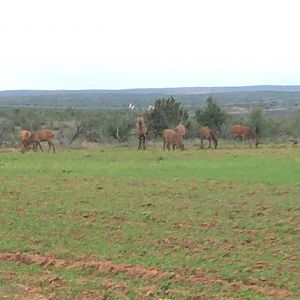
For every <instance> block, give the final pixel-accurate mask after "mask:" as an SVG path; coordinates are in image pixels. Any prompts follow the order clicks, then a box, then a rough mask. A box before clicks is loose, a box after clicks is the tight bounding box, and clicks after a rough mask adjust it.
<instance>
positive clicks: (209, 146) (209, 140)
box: [208, 138, 211, 148]
mask: <svg viewBox="0 0 300 300" xmlns="http://www.w3.org/2000/svg"><path fill="white" fill-rule="evenodd" d="M208 148H211V138H209V139H208Z"/></svg>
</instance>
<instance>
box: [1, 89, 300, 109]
mask: <svg viewBox="0 0 300 300" xmlns="http://www.w3.org/2000/svg"><path fill="white" fill-rule="evenodd" d="M209 95H213V97H214V98H215V99H216V100H217V101H218V103H219V104H220V105H222V106H223V107H224V108H225V109H226V110H228V111H231V110H232V109H234V107H236V106H238V107H244V108H247V107H250V106H253V105H259V106H261V107H262V108H264V109H292V110H295V109H298V106H299V104H300V86H277V85H274V86H268V85H265V86H243V87H181V88H152V89H149V88H147V89H127V90H51V91H50V90H12V91H0V106H27V107H74V108H84V109H125V108H127V107H128V104H129V103H131V102H132V103H134V105H135V107H136V108H137V110H144V109H146V108H147V107H148V106H149V105H150V104H153V103H154V102H155V100H157V99H158V98H162V97H165V98H167V97H169V96H173V97H175V98H176V100H178V101H181V102H182V103H183V104H184V106H185V107H186V108H187V109H189V110H191V111H193V110H195V109H197V108H199V107H201V106H203V105H204V104H205V101H206V99H207V97H208V96H209Z"/></svg>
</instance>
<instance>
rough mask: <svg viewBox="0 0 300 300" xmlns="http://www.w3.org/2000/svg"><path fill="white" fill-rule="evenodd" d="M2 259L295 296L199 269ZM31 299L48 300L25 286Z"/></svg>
mask: <svg viewBox="0 0 300 300" xmlns="http://www.w3.org/2000/svg"><path fill="white" fill-rule="evenodd" d="M0 260H2V261H15V262H17V261H18V262H23V263H25V264H37V265H40V266H43V267H48V266H53V267H61V266H63V267H66V268H70V269H73V268H74V269H92V270H95V271H98V272H100V273H103V274H112V275H116V274H118V273H123V274H125V275H126V277H127V278H128V279H133V278H147V279H152V280H161V279H163V278H170V279H171V278H172V279H173V280H174V282H178V281H186V282H188V283H190V284H193V285H194V284H199V283H201V284H204V285H215V284H219V285H222V286H226V287H230V288H232V289H234V290H241V289H246V290H247V289H248V290H252V291H254V292H256V293H260V294H263V295H267V296H270V297H275V298H276V297H279V298H281V297H282V298H284V297H289V296H292V293H291V292H290V291H288V290H286V289H279V288H275V287H274V285H272V284H271V283H270V284H268V282H263V284H264V285H263V286H259V285H257V284H255V283H244V282H242V281H232V282H231V281H228V280H224V279H216V278H209V277H207V276H206V275H205V274H204V272H203V271H202V270H201V269H196V270H195V271H194V272H193V273H192V274H187V270H183V271H182V272H177V274H175V273H171V272H162V271H160V270H158V269H156V268H146V267H144V266H140V265H130V264H115V263H113V262H111V261H99V260H91V259H90V258H89V257H82V259H81V260H77V261H75V262H74V261H67V260H63V259H57V258H54V257H51V256H40V255H36V254H21V253H0ZM43 279H44V280H45V282H46V283H50V284H52V283H58V284H59V283H61V279H60V278H58V277H57V276H56V275H55V274H52V273H49V275H48V276H46V277H45V278H43ZM104 285H106V287H107V288H109V287H115V288H118V289H120V288H121V289H122V286H116V285H115V284H114V283H112V282H111V281H107V282H105V283H104ZM23 289H24V290H25V292H26V295H27V294H28V295H29V296H30V297H31V298H26V297H25V298H22V299H24V300H26V299H33V300H44V299H47V298H45V297H44V296H43V295H41V294H39V292H38V288H28V287H23ZM34 297H35V298H34Z"/></svg>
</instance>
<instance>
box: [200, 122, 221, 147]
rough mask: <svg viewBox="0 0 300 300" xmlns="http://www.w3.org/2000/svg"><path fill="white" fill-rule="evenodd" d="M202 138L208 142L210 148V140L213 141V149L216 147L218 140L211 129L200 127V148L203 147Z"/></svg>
mask: <svg viewBox="0 0 300 300" xmlns="http://www.w3.org/2000/svg"><path fill="white" fill-rule="evenodd" d="M203 140H208V142H209V145H208V148H211V141H213V143H214V145H215V149H217V146H218V140H217V138H216V136H215V134H214V132H213V130H212V129H210V128H209V127H207V126H205V127H201V128H200V141H201V148H203Z"/></svg>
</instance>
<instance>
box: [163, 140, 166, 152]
mask: <svg viewBox="0 0 300 300" xmlns="http://www.w3.org/2000/svg"><path fill="white" fill-rule="evenodd" d="M163 149H164V151H165V150H166V140H164V146H163Z"/></svg>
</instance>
